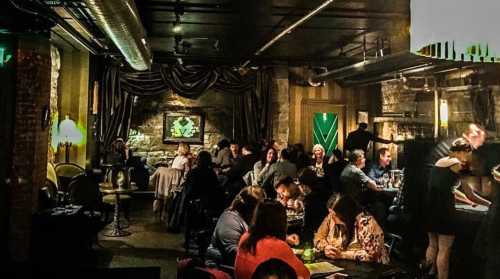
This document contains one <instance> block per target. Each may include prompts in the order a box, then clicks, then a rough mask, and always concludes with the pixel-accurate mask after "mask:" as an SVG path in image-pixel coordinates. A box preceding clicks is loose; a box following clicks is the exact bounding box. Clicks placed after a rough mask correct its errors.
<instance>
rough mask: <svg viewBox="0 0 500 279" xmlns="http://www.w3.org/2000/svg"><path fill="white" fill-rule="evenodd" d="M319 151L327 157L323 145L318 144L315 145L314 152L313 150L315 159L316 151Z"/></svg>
mask: <svg viewBox="0 0 500 279" xmlns="http://www.w3.org/2000/svg"><path fill="white" fill-rule="evenodd" d="M318 149H320V150H321V151H323V156H325V155H326V154H325V148H324V147H323V145H321V144H319V143H318V144H315V145H314V146H313V150H312V151H313V157H314V156H315V155H314V151H316V150H318Z"/></svg>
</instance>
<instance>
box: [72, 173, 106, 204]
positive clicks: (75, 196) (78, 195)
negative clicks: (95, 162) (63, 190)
mask: <svg viewBox="0 0 500 279" xmlns="http://www.w3.org/2000/svg"><path fill="white" fill-rule="evenodd" d="M68 193H69V201H70V203H72V204H75V205H81V206H83V207H84V208H86V209H89V210H97V209H99V208H100V205H101V196H100V195H101V193H100V192H99V185H98V184H97V182H96V181H95V180H94V179H92V178H91V177H89V176H88V175H86V174H80V175H77V176H75V177H73V179H72V180H71V182H70V184H69V187H68Z"/></svg>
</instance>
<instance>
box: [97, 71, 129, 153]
mask: <svg viewBox="0 0 500 279" xmlns="http://www.w3.org/2000/svg"><path fill="white" fill-rule="evenodd" d="M133 99H134V96H132V95H131V94H129V93H127V92H125V91H123V90H122V89H121V83H120V69H119V67H118V66H117V65H110V66H109V67H107V68H106V69H105V70H104V74H103V78H102V90H100V94H99V142H101V143H103V145H104V147H105V148H109V147H110V146H111V143H112V142H113V140H114V139H116V138H123V139H124V140H125V141H126V140H127V138H128V132H129V128H130V119H131V117H132V106H133V103H134V101H133Z"/></svg>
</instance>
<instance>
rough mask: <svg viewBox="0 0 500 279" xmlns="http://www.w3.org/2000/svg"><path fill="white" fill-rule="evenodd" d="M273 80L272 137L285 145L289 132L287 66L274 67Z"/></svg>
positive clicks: (281, 144)
mask: <svg viewBox="0 0 500 279" xmlns="http://www.w3.org/2000/svg"><path fill="white" fill-rule="evenodd" d="M274 73H275V78H274V80H273V93H272V96H271V103H272V121H273V139H274V140H275V141H276V142H277V143H278V144H279V145H280V146H286V144H287V143H288V140H289V134H290V91H289V89H290V82H289V80H288V69H287V68H275V70H274Z"/></svg>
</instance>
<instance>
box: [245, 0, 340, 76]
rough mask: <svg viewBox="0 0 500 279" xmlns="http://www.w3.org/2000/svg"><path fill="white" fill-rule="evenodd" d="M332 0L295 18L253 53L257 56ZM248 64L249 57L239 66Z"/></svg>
mask: <svg viewBox="0 0 500 279" xmlns="http://www.w3.org/2000/svg"><path fill="white" fill-rule="evenodd" d="M333 1H334V0H326V1H325V2H323V4H321V5H319V6H318V7H317V8H316V9H314V10H312V11H310V12H309V13H308V14H306V15H305V16H303V17H302V18H300V19H299V20H297V21H296V22H295V23H293V24H292V25H290V26H288V27H287V28H286V29H285V30H283V31H281V32H280V33H279V34H278V35H276V36H275V37H274V38H272V39H271V40H270V41H269V42H267V43H266V44H265V45H263V46H262V47H261V48H259V49H258V50H257V51H256V52H255V53H254V54H253V55H254V56H258V55H260V54H261V53H262V52H263V51H265V50H266V49H268V48H269V47H270V46H272V45H273V44H274V43H276V42H277V41H278V40H279V39H281V37H283V36H285V35H286V34H289V33H290V32H292V31H293V30H294V29H295V28H297V27H298V26H299V25H301V24H302V23H304V22H306V21H307V20H309V19H310V18H311V17H313V16H314V15H315V14H317V13H319V12H321V11H322V10H323V9H324V8H326V7H327V6H328V5H330V4H331V3H333ZM248 64H250V59H248V60H247V61H245V62H244V63H243V64H242V65H241V68H245V67H246V66H248Z"/></svg>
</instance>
